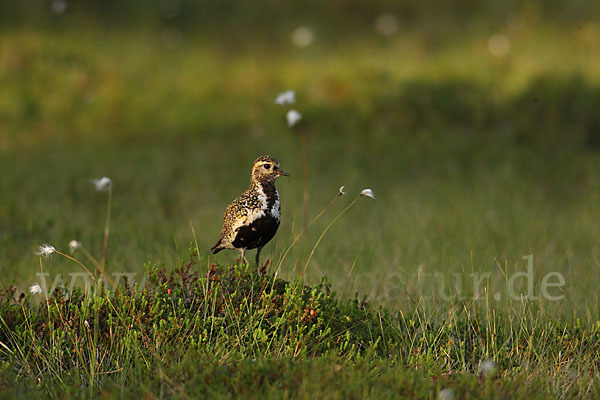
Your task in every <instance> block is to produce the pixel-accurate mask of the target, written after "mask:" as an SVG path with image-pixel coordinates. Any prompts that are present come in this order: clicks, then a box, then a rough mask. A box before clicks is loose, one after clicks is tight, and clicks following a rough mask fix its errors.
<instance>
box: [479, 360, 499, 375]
mask: <svg viewBox="0 0 600 400" xmlns="http://www.w3.org/2000/svg"><path fill="white" fill-rule="evenodd" d="M497 368H498V365H497V364H496V362H495V361H494V360H485V361H483V362H482V363H481V364H479V367H478V368H477V372H478V373H479V375H481V376H491V375H494V374H495V373H496V369H497Z"/></svg>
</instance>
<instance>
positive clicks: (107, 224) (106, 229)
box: [102, 185, 112, 270]
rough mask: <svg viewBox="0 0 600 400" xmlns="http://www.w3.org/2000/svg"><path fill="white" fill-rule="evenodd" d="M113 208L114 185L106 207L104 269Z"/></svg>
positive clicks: (110, 190)
mask: <svg viewBox="0 0 600 400" xmlns="http://www.w3.org/2000/svg"><path fill="white" fill-rule="evenodd" d="M111 208H112V185H111V186H109V187H108V204H107V206H106V221H105V222H104V244H103V246H102V269H103V270H104V268H106V261H107V257H108V235H109V233H110V213H111Z"/></svg>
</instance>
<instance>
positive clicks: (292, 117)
mask: <svg viewBox="0 0 600 400" xmlns="http://www.w3.org/2000/svg"><path fill="white" fill-rule="evenodd" d="M286 118H287V123H288V126H289V127H292V126H294V125H296V124H297V123H298V122H299V121H300V120H301V119H302V114H300V113H299V112H298V111H296V110H290V111H288V112H287V115H286Z"/></svg>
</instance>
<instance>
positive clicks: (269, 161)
mask: <svg viewBox="0 0 600 400" xmlns="http://www.w3.org/2000/svg"><path fill="white" fill-rule="evenodd" d="M281 175H284V176H290V174H288V173H287V172H285V171H283V170H282V169H279V161H277V160H276V159H275V158H273V157H271V156H262V157H258V158H257V159H256V161H254V164H252V180H253V181H260V182H262V181H271V182H275V179H277V178H279V177H280V176H281Z"/></svg>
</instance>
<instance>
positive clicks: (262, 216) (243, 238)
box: [210, 156, 290, 267]
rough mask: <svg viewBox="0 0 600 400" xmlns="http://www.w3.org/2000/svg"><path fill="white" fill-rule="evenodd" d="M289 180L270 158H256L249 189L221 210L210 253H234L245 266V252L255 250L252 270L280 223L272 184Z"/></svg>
mask: <svg viewBox="0 0 600 400" xmlns="http://www.w3.org/2000/svg"><path fill="white" fill-rule="evenodd" d="M280 176H290V174H288V173H287V172H285V171H283V170H282V169H280V168H279V161H277V160H276V159H275V158H274V157H271V156H262V157H258V158H257V159H256V160H255V161H254V163H253V164H252V172H251V174H250V188H248V190H246V191H245V192H244V193H242V194H241V195H239V196H238V197H237V198H236V199H235V200H234V201H233V202H232V203H231V204H230V205H229V206H228V207H227V209H225V215H224V217H223V228H222V230H221V237H220V238H219V240H218V241H217V243H216V244H215V245H214V246H213V247H212V248H211V249H210V251H211V253H212V254H216V253H218V252H220V251H221V250H223V249H237V250H239V252H240V260H241V261H242V262H244V263H245V264H246V265H248V264H249V263H248V260H246V250H251V249H256V259H255V261H256V266H257V267H258V266H259V265H260V251H261V250H262V248H263V247H264V246H265V245H266V244H267V243H268V242H269V241H270V240H271V239H273V236H275V233H276V232H277V228H279V223H280V221H281V205H280V202H279V193H278V192H277V188H276V187H275V180H276V179H277V178H279V177H280Z"/></svg>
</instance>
